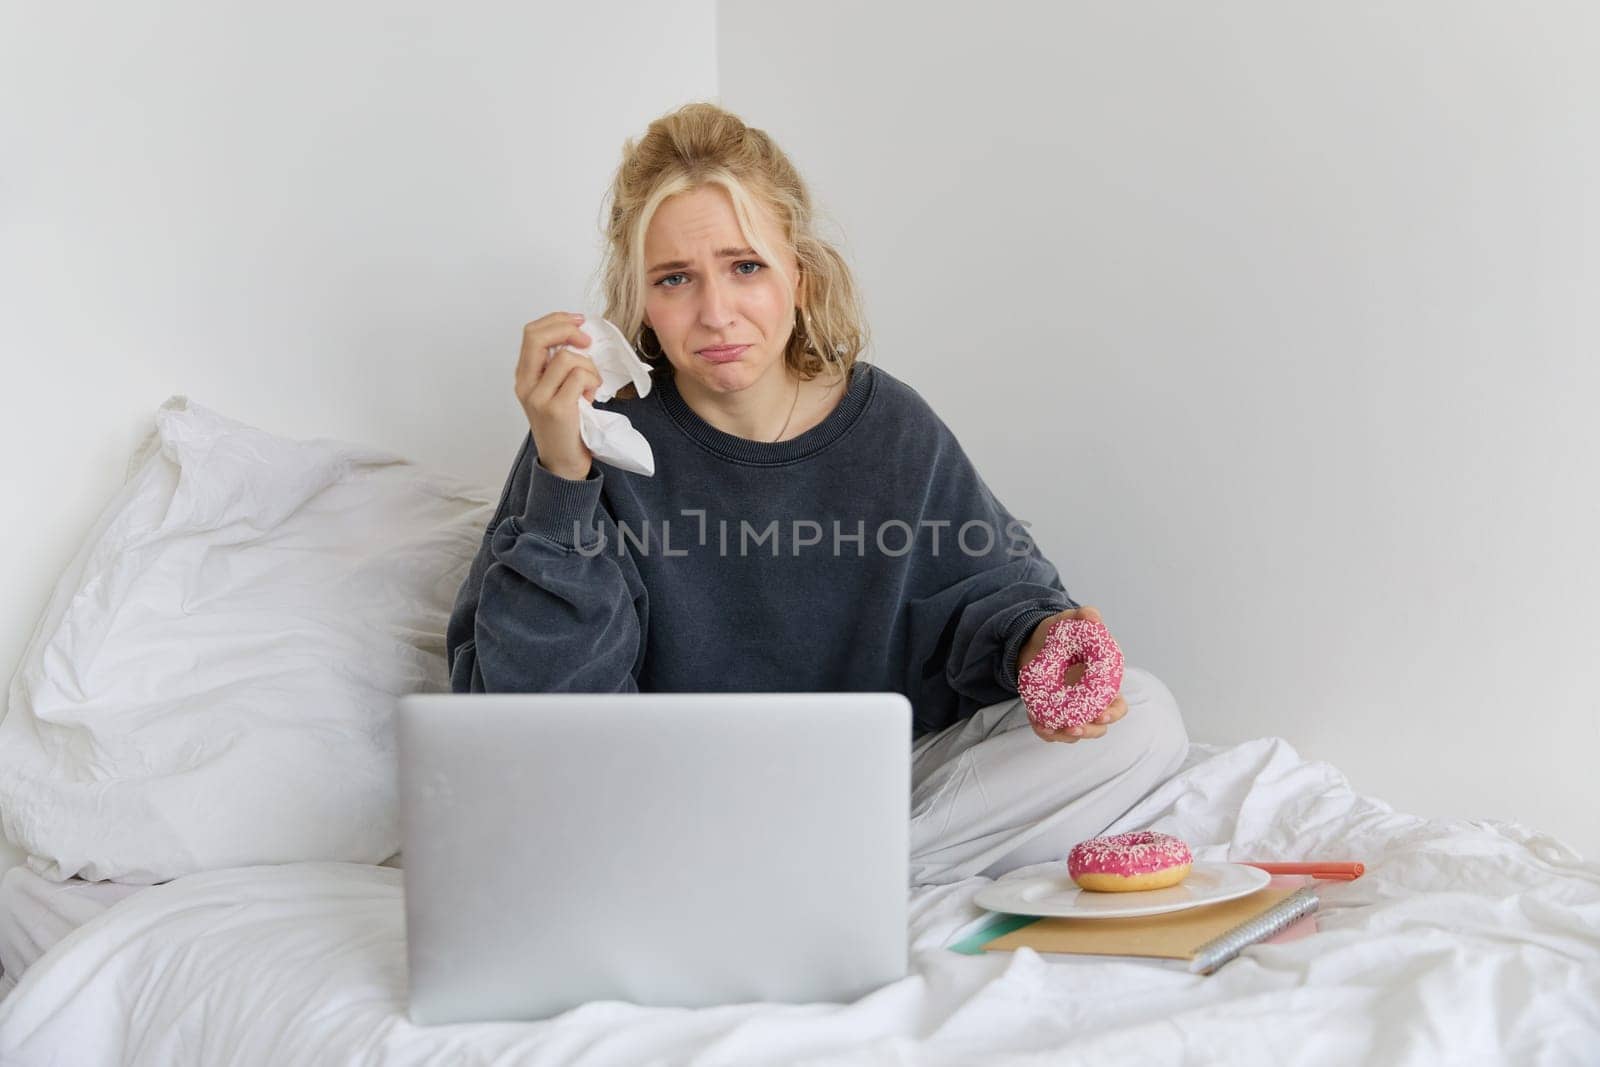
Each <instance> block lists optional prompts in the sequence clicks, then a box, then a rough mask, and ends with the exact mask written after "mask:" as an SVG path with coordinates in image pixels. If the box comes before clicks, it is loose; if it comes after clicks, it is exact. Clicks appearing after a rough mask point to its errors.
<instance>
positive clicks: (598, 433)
mask: <svg viewBox="0 0 1600 1067" xmlns="http://www.w3.org/2000/svg"><path fill="white" fill-rule="evenodd" d="M579 329H581V330H583V332H584V333H586V334H588V335H589V337H590V338H591V339H592V341H591V343H590V345H589V347H588V348H579V347H577V346H576V345H557V346H556V347H555V348H552V349H551V350H550V355H552V356H554V355H555V354H556V353H557V352H559V351H560V350H561V349H563V348H570V349H572V350H573V351H574V352H578V353H580V354H582V355H585V356H588V357H589V358H590V359H592V360H593V361H594V365H595V369H596V370H598V371H599V372H600V388H598V389H596V390H595V393H594V398H595V400H598V401H599V402H601V403H605V402H606V401H607V400H610V399H611V398H612V397H613V396H616V394H617V390H618V389H621V388H622V387H623V386H625V385H627V384H628V383H629V382H632V383H633V385H634V387H635V388H636V389H637V390H638V391H639V395H640V396H648V395H650V367H649V366H648V365H647V364H646V363H645V362H644V361H643V360H642V359H640V358H639V355H638V353H636V352H635V351H634V350H633V345H631V344H629V343H628V339H627V338H626V337H624V336H623V334H622V331H621V330H619V329H617V327H616V326H615V325H613V324H612V323H610V322H608V321H607V320H605V319H604V318H602V317H600V316H599V315H589V314H587V313H585V315H584V319H583V325H582V326H580V327H579ZM578 433H579V436H581V437H582V438H583V443H584V446H585V447H586V448H588V449H589V451H590V452H593V453H594V456H595V458H596V459H601V460H604V461H605V462H607V463H609V464H611V465H612V466H613V467H621V468H622V469H623V470H625V471H632V472H634V473H635V474H643V475H645V476H647V477H654V475H655V473H656V457H655V453H654V452H652V451H650V442H649V441H646V440H645V439H644V435H643V434H641V433H640V432H639V431H638V430H635V429H634V428H633V423H631V422H629V421H628V417H627V416H626V415H620V414H618V413H617V412H615V411H596V410H595V407H594V404H592V403H591V402H590V401H589V399H588V398H587V397H583V396H580V397H579V398H578Z"/></svg>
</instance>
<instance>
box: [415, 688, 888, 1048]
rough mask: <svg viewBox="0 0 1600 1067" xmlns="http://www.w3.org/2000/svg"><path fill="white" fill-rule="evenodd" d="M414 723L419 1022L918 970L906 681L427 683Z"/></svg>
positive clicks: (767, 996) (771, 994) (860, 989)
mask: <svg viewBox="0 0 1600 1067" xmlns="http://www.w3.org/2000/svg"><path fill="white" fill-rule="evenodd" d="M398 731H399V754H400V812H401V833H402V870H403V876H404V882H405V907H406V933H407V960H408V963H409V966H410V986H411V1018H412V1020H413V1021H414V1022H417V1023H444V1022H463V1021H471V1020H496V1019H538V1018H547V1017H549V1016H551V1015H555V1014H559V1013H560V1012H562V1011H565V1010H567V1009H569V1008H572V1007H575V1006H577V1005H579V1004H583V1003H586V1002H588V1001H592V1000H622V1001H628V1002H631V1003H635V1004H643V1005H663V1006H676V1007H701V1006H707V1005H713V1004H726V1003H739V1002H748V1001H781V1002H814V1001H830V1002H845V1001H852V1000H855V999H857V998H859V997H861V996H863V995H865V994H866V993H868V992H870V991H872V990H873V989H876V988H877V987H879V986H880V985H883V984H884V983H886V982H890V981H894V980H896V979H898V978H901V977H903V976H904V975H905V973H906V965H907V948H908V946H907V897H908V892H909V880H910V869H909V868H910V861H909V849H910V844H909V838H908V823H909V819H910V759H911V756H910V748H911V706H910V703H909V702H908V701H907V700H906V698H905V697H904V696H902V695H900V694H898V693H712V694H690V693H663V694H642V693H628V694H594V693H577V694H509V693H495V694H418V695H411V696H405V697H402V698H401V699H400V702H399V713H398Z"/></svg>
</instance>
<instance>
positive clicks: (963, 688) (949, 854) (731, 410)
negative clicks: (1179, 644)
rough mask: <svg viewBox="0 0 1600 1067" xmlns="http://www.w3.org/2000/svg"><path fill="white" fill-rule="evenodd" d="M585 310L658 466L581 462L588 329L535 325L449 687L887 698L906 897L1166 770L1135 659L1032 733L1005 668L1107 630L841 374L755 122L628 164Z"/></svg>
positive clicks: (981, 497)
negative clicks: (1086, 711) (901, 788)
mask: <svg viewBox="0 0 1600 1067" xmlns="http://www.w3.org/2000/svg"><path fill="white" fill-rule="evenodd" d="M605 296H606V309H605V313H604V314H605V318H606V319H607V320H609V321H610V322H612V323H615V324H616V325H617V326H618V327H619V328H621V329H622V330H623V331H624V332H625V333H626V334H627V335H628V336H629V337H630V338H632V339H634V342H635V347H636V348H637V349H638V351H639V353H640V355H641V357H642V358H643V359H645V360H646V361H648V362H649V363H650V364H651V368H652V371H651V389H650V390H649V392H648V395H647V396H645V397H643V398H640V397H638V396H636V395H628V396H622V395H619V396H618V397H616V398H614V399H613V400H611V401H608V402H604V403H602V404H600V405H597V406H598V407H601V408H604V409H605V410H611V411H616V412H620V413H622V414H624V415H626V416H627V417H628V418H629V419H630V420H631V421H632V423H633V425H634V427H635V428H636V429H637V430H638V431H639V432H640V433H641V434H643V435H644V437H645V438H646V439H647V440H648V441H649V442H650V445H651V448H652V450H653V452H654V454H655V459H656V474H655V476H654V477H644V476H640V475H637V474H633V473H631V472H629V471H625V470H621V469H619V468H616V467H611V466H606V465H603V464H601V463H598V462H596V461H595V460H594V458H593V456H592V455H591V454H590V452H589V451H588V449H586V448H585V447H584V444H583V441H582V438H581V436H580V434H579V430H578V400H579V397H580V396H586V397H590V398H592V397H593V395H594V391H595V389H596V388H597V387H598V386H599V385H600V376H599V374H598V373H597V371H596V370H595V367H594V364H593V362H592V361H590V360H589V359H588V358H587V357H586V356H584V355H583V354H581V352H575V351H571V350H569V349H563V350H562V351H560V352H558V353H556V354H555V355H554V356H553V357H552V356H548V353H549V350H550V349H551V348H553V347H555V346H559V345H572V346H576V347H577V348H579V349H582V348H584V347H586V346H587V345H588V344H589V343H590V340H589V337H588V336H587V335H586V334H585V333H584V332H583V331H582V330H581V329H580V327H581V326H582V324H583V322H582V317H581V316H578V315H574V314H570V313H567V312H554V313H551V314H549V315H545V316H544V317H542V318H539V319H536V320H534V321H533V322H530V323H528V324H527V325H526V327H525V328H524V331H523V343H522V355H521V358H520V360H519V362H518V365H517V370H516V380H515V389H516V394H517V398H518V400H519V402H520V403H521V405H522V408H523V410H524V412H525V413H526V414H527V417H528V425H529V430H530V433H529V435H528V436H526V437H524V439H523V441H522V448H521V451H520V452H519V453H518V454H517V458H516V461H515V463H514V464H513V468H512V472H511V475H510V478H509V479H508V480H507V483H506V488H505V492H504V494H503V496H502V498H501V501H500V506H499V508H498V510H497V512H496V514H495V516H494V518H493V520H492V521H491V522H490V523H489V527H488V529H487V531H486V532H485V536H484V543H483V545H482V547H481V549H480V551H479V553H478V557H477V559H476V560H475V561H474V563H473V565H472V568H471V571H470V573H469V574H468V576H467V579H466V581H465V583H464V584H463V585H462V588H461V592H460V595H459V597H458V598H457V601H456V605H455V610H454V612H453V614H452V616H451V619H450V624H449V632H448V655H449V660H450V665H451V684H452V688H453V689H454V690H455V691H457V692H507V691H510V692H619V691H648V692H716V691H725V692H778V691H788V692H820V691H833V692H839V691H896V692H900V693H904V694H905V695H906V696H907V697H908V698H909V700H910V701H911V704H912V707H913V709H914V728H913V729H914V737H913V739H912V745H913V769H912V784H913V796H912V826H911V840H912V877H913V881H914V882H915V883H918V884H923V883H928V882H950V881H955V880H958V879H961V878H966V877H969V876H971V875H974V874H980V873H981V874H987V875H990V876H996V875H998V874H1000V873H1003V872H1005V871H1008V870H1011V869H1013V868H1015V867H1017V866H1021V865H1023V864H1027V863H1035V862H1040V861H1042V860H1046V859H1051V858H1059V857H1063V856H1064V855H1065V854H1066V851H1067V850H1068V849H1069V848H1070V847H1071V846H1072V845H1073V844H1075V843H1076V842H1078V841H1080V840H1082V839H1084V838H1087V837H1091V836H1094V835H1095V834H1097V833H1100V832H1101V831H1102V830H1104V829H1105V828H1106V827H1107V826H1108V825H1110V824H1111V823H1112V822H1113V821H1115V820H1116V819H1117V818H1118V817H1119V816H1121V815H1122V814H1123V813H1124V812H1125V811H1126V810H1128V809H1129V808H1130V807H1131V806H1132V805H1133V804H1134V803H1135V802H1137V801H1138V799H1139V798H1140V797H1142V796H1143V795H1144V794H1145V793H1146V792H1147V791H1148V790H1149V789H1150V788H1151V787H1153V786H1154V785H1155V784H1157V783H1158V782H1160V781H1162V780H1164V779H1165V778H1166V777H1168V776H1169V775H1170V774H1172V773H1173V772H1174V771H1175V770H1176V768H1177V766H1178V765H1179V763H1180V762H1181V761H1182V758H1183V756H1184V754H1185V752H1186V751H1187V748H1188V738H1187V736H1186V734H1185V732H1184V728H1183V723H1182V719H1181V717H1180V715H1179V713H1178V708H1177V704H1176V702H1175V701H1174V700H1173V698H1172V695H1171V693H1169V692H1168V691H1167V689H1166V688H1165V686H1163V685H1162V684H1161V682H1160V681H1159V680H1157V679H1156V678H1155V677H1153V676H1152V675H1150V674H1149V673H1147V672H1145V671H1141V670H1139V669H1137V668H1129V669H1127V670H1126V671H1125V674H1124V680H1123V688H1122V693H1121V694H1120V695H1119V696H1118V697H1117V698H1116V700H1115V701H1114V702H1113V703H1112V704H1111V705H1110V706H1109V707H1108V708H1106V710H1105V712H1104V713H1103V714H1102V715H1101V716H1100V718H1099V720H1098V721H1097V722H1095V723H1091V724H1089V725H1087V726H1084V727H1080V728H1077V729H1074V730H1071V731H1066V732H1060V733H1058V732H1053V731H1049V730H1046V729H1044V728H1042V727H1037V726H1034V725H1033V723H1032V722H1031V720H1030V719H1029V717H1028V714H1027V709H1026V708H1025V706H1024V705H1023V703H1022V701H1021V700H1020V699H1019V698H1018V696H1017V682H1016V679H1017V671H1018V670H1019V668H1020V667H1021V666H1022V665H1025V664H1026V663H1027V662H1028V661H1029V660H1030V659H1031V658H1032V657H1033V656H1034V655H1035V654H1036V653H1037V652H1038V651H1039V649H1040V647H1041V646H1042V645H1043V641H1044V632H1045V630H1046V629H1047V628H1048V626H1049V625H1050V624H1051V623H1052V622H1054V621H1055V620H1057V619H1060V618H1067V617H1087V618H1094V619H1098V618H1099V613H1098V612H1096V611H1095V609H1093V608H1087V607H1080V606H1079V605H1078V604H1077V603H1076V602H1074V601H1073V600H1072V598H1071V597H1069V596H1068V595H1067V593H1066V590H1065V589H1064V588H1063V586H1062V584H1061V581H1060V578H1059V577H1058V576H1057V574H1056V570H1055V568H1054V567H1053V566H1051V564H1050V563H1049V562H1048V561H1047V560H1046V559H1045V558H1044V557H1043V555H1042V554H1041V553H1040V552H1039V550H1038V549H1037V547H1035V546H1034V545H1033V544H1032V542H1031V541H1030V540H1028V539H1027V537H1026V533H1025V530H1024V527H1023V524H1021V523H1018V522H1016V520H1015V519H1013V518H1012V516H1011V514H1010V513H1009V512H1008V511H1007V510H1006V509H1005V508H1004V507H1003V506H1002V505H1001V504H1000V502H999V501H998V500H996V499H995V497H994V496H993V494H991V493H990V492H989V489H988V487H987V486H986V485H985V484H984V482H983V480H982V479H981V478H980V477H979V476H978V474H977V472H976V471H975V470H974V469H973V467H972V464H971V463H970V462H969V460H968V459H967V456H966V454H965V453H964V452H963V451H962V449H961V446H960V445H959V444H958V443H957V441H956V438H955V436H954V435H953V434H952V433H951V432H950V430H949V428H948V427H946V426H945V424H944V423H943V422H942V421H941V420H940V419H939V418H938V417H937V416H936V415H935V414H934V413H933V411H932V410H931V409H930V408H929V407H928V405H927V404H926V403H925V402H924V401H923V399H922V398H921V396H920V395H918V394H917V393H916V391H915V390H913V389H912V388H911V387H909V386H908V385H906V384H905V383H903V382H901V381H899V380H898V379H896V378H894V377H893V376H891V375H889V374H888V373H887V372H885V371H883V370H881V369H880V368H878V367H876V366H874V365H872V364H869V363H865V362H858V361H857V358H856V357H857V355H858V354H859V353H860V352H861V351H862V349H863V347H864V345H865V340H866V335H865V330H864V327H863V323H862V317H861V313H860V306H859V303H858V300H857V296H856V290H855V287H854V283H853V281H852V279H851V275H850V271H849V269H848V268H847V267H846V265H845V263H844V260H843V259H842V258H841V257H840V256H839V254H838V253H837V252H836V251H835V250H834V249H833V248H832V247H830V246H829V245H828V244H827V243H825V242H824V241H823V240H821V239H820V238H819V237H818V236H817V234H816V232H815V230H814V223H813V218H812V209H811V203H810V198H809V196H808V194H807V191H806V187H805V185H804V183H803V182H802V181H801V179H800V177H799V175H798V174H797V173H796V172H795V170H794V168H793V167H792V166H791V165H790V163H789V160H788V159H787V158H786V157H785V156H784V154H783V153H782V152H781V151H780V150H779V149H778V147H777V146H776V145H775V144H774V143H773V142H772V141H771V140H770V139H769V138H768V136H767V135H766V134H765V133H764V132H763V131H761V130H758V129H752V128H749V127H747V126H745V124H744V123H743V122H741V121H740V120H739V119H738V118H737V117H735V116H734V115H731V114H729V113H728V112H726V111H724V110H722V109H721V108H718V107H716V106H714V105H711V104H703V103H700V104H691V105H688V106H686V107H684V108H681V109H679V110H678V111H676V112H673V113H671V114H668V115H666V116H663V117H662V118H660V119H658V120H656V121H655V122H653V123H651V125H650V128H649V130H648V131H647V133H646V134H645V136H644V138H643V139H642V140H641V141H640V142H639V143H638V144H634V143H632V142H631V141H630V142H629V143H628V144H627V145H626V146H625V148H624V158H623V163H622V165H621V167H620V168H619V170H618V172H617V175H616V178H615V182H614V184H613V187H612V190H611V207H610V225H609V232H608V250H607V262H606V269H605ZM626 392H627V393H629V394H632V392H633V391H632V390H631V388H630V389H628V390H626ZM1024 727H1030V728H1028V729H1025V728H1024ZM1078 741H1093V742H1094V744H1093V745H1084V746H1076V744H1075V743H1076V742H1078Z"/></svg>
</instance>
